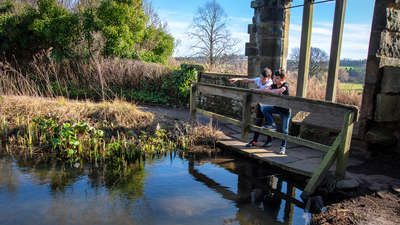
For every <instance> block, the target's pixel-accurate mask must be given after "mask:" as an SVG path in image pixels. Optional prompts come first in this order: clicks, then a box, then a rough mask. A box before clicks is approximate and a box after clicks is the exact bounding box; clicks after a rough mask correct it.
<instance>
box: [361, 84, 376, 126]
mask: <svg viewBox="0 0 400 225" xmlns="http://www.w3.org/2000/svg"><path fill="white" fill-rule="evenodd" d="M379 89H380V85H379V86H378V85H376V84H368V83H365V84H364V90H363V98H362V103H361V110H360V119H370V120H372V119H373V118H374V106H375V102H376V100H375V96H376V94H377V93H378V91H379Z"/></svg>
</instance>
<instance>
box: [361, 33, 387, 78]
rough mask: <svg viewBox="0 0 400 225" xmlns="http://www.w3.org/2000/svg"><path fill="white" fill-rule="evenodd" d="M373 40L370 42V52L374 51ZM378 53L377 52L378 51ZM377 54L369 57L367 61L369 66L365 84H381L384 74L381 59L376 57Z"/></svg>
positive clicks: (366, 71)
mask: <svg viewBox="0 0 400 225" xmlns="http://www.w3.org/2000/svg"><path fill="white" fill-rule="evenodd" d="M371 37H372V36H371ZM372 46H373V44H372V40H371V41H370V48H369V51H370V52H371V50H372V48H373V47H372ZM376 51H377V50H376ZM376 51H375V53H374V54H373V56H368V59H367V66H366V70H365V79H364V83H366V84H378V83H380V82H381V77H382V73H383V69H382V68H381V67H382V66H381V57H376V56H375V54H376Z"/></svg>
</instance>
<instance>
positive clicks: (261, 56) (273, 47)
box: [245, 0, 291, 78]
mask: <svg viewBox="0 0 400 225" xmlns="http://www.w3.org/2000/svg"><path fill="white" fill-rule="evenodd" d="M290 2H291V1H290V0H256V1H252V2H251V7H252V8H254V17H253V24H249V27H248V33H249V34H250V42H249V43H246V49H245V55H246V56H248V75H249V77H250V78H253V77H257V76H259V73H260V71H261V70H262V69H263V68H265V67H268V68H270V69H271V70H272V71H275V70H277V69H286V62H287V55H288V46H289V22H290V10H288V9H285V8H286V7H289V6H290V4H291V3H290Z"/></svg>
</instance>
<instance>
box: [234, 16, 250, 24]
mask: <svg viewBox="0 0 400 225" xmlns="http://www.w3.org/2000/svg"><path fill="white" fill-rule="evenodd" d="M229 20H232V21H240V22H246V23H251V22H252V19H251V18H247V17H229Z"/></svg>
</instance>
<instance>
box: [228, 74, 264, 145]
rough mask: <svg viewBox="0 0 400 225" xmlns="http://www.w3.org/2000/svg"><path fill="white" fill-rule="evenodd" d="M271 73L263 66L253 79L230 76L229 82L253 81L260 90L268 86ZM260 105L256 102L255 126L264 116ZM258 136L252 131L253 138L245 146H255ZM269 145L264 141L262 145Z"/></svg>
mask: <svg viewBox="0 0 400 225" xmlns="http://www.w3.org/2000/svg"><path fill="white" fill-rule="evenodd" d="M271 75H272V71H271V70H270V69H269V68H268V67H265V69H263V70H261V72H260V77H257V78H254V79H248V78H231V79H229V81H230V82H231V84H233V83H235V82H236V81H240V82H243V83H255V84H256V85H257V89H256V90H258V89H260V90H265V88H266V87H267V86H270V85H271V84H272V80H271ZM261 106H263V105H261V104H260V103H258V104H257V106H256V126H259V127H260V126H261V125H262V122H263V118H264V114H263V113H262V112H261V110H260V109H261ZM258 136H260V133H258V132H254V136H253V140H251V141H250V142H249V143H248V144H246V147H251V146H257V141H258ZM269 146H271V142H265V144H264V145H263V147H269Z"/></svg>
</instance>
